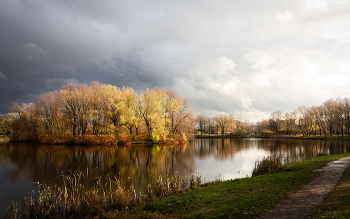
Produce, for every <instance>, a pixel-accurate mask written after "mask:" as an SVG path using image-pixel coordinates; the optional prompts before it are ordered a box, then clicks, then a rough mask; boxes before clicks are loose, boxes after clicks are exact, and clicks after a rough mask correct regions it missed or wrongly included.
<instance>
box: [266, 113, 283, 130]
mask: <svg viewBox="0 0 350 219" xmlns="http://www.w3.org/2000/svg"><path fill="white" fill-rule="evenodd" d="M281 117H282V111H281V110H277V111H275V112H273V113H271V115H270V118H269V126H270V128H271V129H272V130H273V131H274V133H275V134H276V135H277V134H278V130H279V129H280V128H281Z"/></svg>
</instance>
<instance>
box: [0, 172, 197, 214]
mask: <svg viewBox="0 0 350 219" xmlns="http://www.w3.org/2000/svg"><path fill="white" fill-rule="evenodd" d="M200 184H201V181H200V177H195V176H192V177H185V176H180V175H179V174H177V173H174V174H172V175H168V174H165V175H164V176H160V177H159V178H158V179H157V180H156V181H155V182H154V184H153V185H151V184H148V187H147V189H146V191H145V193H144V194H141V193H139V194H136V191H135V189H134V186H133V185H131V187H130V188H125V187H122V186H121V184H120V181H119V180H117V179H116V178H115V177H114V178H113V177H107V180H106V183H102V181H101V179H100V178H98V177H92V175H91V174H89V173H88V172H87V173H86V174H83V173H82V172H76V173H73V174H71V175H65V176H63V186H54V187H50V186H48V185H46V184H40V183H38V188H39V193H38V194H35V193H34V191H33V192H32V193H31V194H30V195H29V197H25V198H23V199H22V202H21V204H20V205H17V203H14V202H12V204H11V206H10V207H8V210H7V215H6V216H5V218H11V219H14V218H52V217H54V218H87V217H94V216H97V215H105V216H103V217H108V216H106V215H108V214H109V213H111V212H113V211H114V212H116V211H118V210H127V209H132V208H133V207H135V206H136V205H138V204H140V203H144V202H146V203H150V202H152V200H153V199H154V198H160V197H164V196H169V195H172V194H176V193H180V192H181V191H183V190H184V189H185V188H190V189H193V188H195V187H196V186H198V185H200ZM107 212H109V213H107ZM115 216H116V215H115V213H114V215H113V213H112V215H110V217H115Z"/></svg>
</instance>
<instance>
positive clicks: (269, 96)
mask: <svg viewBox="0 0 350 219" xmlns="http://www.w3.org/2000/svg"><path fill="white" fill-rule="evenodd" d="M0 5H1V6H0V113H1V114H3V113H6V112H7V110H8V107H10V106H11V104H12V103H13V102H17V103H28V102H33V101H35V97H36V96H37V95H40V94H43V93H46V92H48V91H54V90H57V89H59V88H60V87H61V86H62V85H65V84H68V83H69V82H75V83H87V84H89V83H90V82H92V81H98V82H100V83H103V84H112V85H115V86H118V87H121V86H128V87H132V88H133V89H135V90H136V91H142V90H145V89H147V88H156V87H158V88H170V89H173V90H175V91H176V92H177V93H178V94H179V95H180V96H182V97H185V98H188V99H189V100H190V101H191V103H192V107H193V108H194V110H195V112H196V114H197V115H207V116H215V115H217V114H222V113H225V114H231V115H233V117H234V118H235V119H241V120H242V121H246V120H248V121H251V122H255V121H261V120H262V119H267V118H268V117H269V115H270V114H271V113H272V112H274V111H277V110H281V111H282V112H283V113H285V112H291V111H293V110H295V109H297V108H298V107H299V106H313V105H321V104H322V103H323V102H325V101H326V100H328V99H330V98H333V99H335V98H338V97H340V98H344V97H350V73H349V69H350V68H349V67H350V28H349V27H350V1H348V0H305V1H301V0H293V1H292V0H290V1H287V0H264V1H259V0H255V1H252V0H241V1H239V0H229V1H225V0H217V1H207V0H185V1H183V0H178V1H161V0H149V1H141V0H139V1H135V0H130V1H118V0H109V1H108V0H100V1H94V0H69V1H68V0H62V1H53V0H31V1H27V0H0Z"/></svg>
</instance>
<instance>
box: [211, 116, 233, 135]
mask: <svg viewBox="0 0 350 219" xmlns="http://www.w3.org/2000/svg"><path fill="white" fill-rule="evenodd" d="M230 119H231V118H230V117H229V116H228V115H225V114H219V115H216V116H215V117H214V120H215V121H216V123H217V124H218V127H219V128H220V130H221V135H224V134H225V133H226V131H227V128H228V126H229V122H230Z"/></svg>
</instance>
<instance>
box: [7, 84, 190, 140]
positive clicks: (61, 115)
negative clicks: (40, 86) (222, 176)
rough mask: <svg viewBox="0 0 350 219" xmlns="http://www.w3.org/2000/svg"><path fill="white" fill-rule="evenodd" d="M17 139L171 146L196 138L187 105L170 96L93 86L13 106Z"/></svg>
mask: <svg viewBox="0 0 350 219" xmlns="http://www.w3.org/2000/svg"><path fill="white" fill-rule="evenodd" d="M11 111H12V112H15V113H17V116H16V117H15V119H14V121H13V122H12V130H13V136H12V137H13V139H15V140H38V139H39V140H40V139H42V138H53V139H61V140H62V139H67V138H72V137H73V138H74V137H84V136H85V135H95V136H97V135H107V134H112V135H114V136H116V137H118V138H119V139H121V136H123V137H124V138H130V137H133V138H137V137H140V136H142V137H143V138H147V139H150V138H151V139H153V140H154V141H159V140H167V139H168V138H176V137H178V136H181V137H185V136H186V135H188V134H192V133H193V123H194V118H193V117H194V113H193V110H192V108H191V105H190V102H189V100H187V99H185V98H181V97H180V96H179V95H177V94H176V93H175V92H174V91H172V90H163V89H147V90H145V91H143V92H139V93H137V92H135V91H134V90H133V89H132V88H130V87H123V88H118V87H115V86H112V85H105V84H100V83H98V82H92V83H91V84H90V85H87V84H75V83H70V84H68V85H66V86H62V88H61V89H59V90H57V91H54V92H48V93H45V94H42V95H40V96H38V97H37V98H36V101H35V102H34V103H29V104H22V105H19V104H17V103H13V105H12V107H11Z"/></svg>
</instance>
